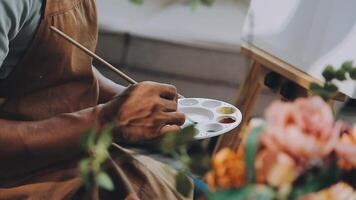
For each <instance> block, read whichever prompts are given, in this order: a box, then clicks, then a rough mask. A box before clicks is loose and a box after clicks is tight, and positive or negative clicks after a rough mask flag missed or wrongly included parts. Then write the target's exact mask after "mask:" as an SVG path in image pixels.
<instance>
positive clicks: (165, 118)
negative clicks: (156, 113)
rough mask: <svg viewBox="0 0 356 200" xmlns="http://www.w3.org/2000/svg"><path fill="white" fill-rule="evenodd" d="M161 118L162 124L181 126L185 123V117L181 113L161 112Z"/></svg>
mask: <svg viewBox="0 0 356 200" xmlns="http://www.w3.org/2000/svg"><path fill="white" fill-rule="evenodd" d="M161 117H162V118H161V122H163V123H164V124H169V125H178V126H181V125H183V124H184V122H185V115H184V114H183V113H181V112H162V113H161Z"/></svg>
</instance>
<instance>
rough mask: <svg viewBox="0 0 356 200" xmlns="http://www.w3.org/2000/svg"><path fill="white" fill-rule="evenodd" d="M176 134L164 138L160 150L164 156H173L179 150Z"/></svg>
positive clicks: (169, 134)
mask: <svg viewBox="0 0 356 200" xmlns="http://www.w3.org/2000/svg"><path fill="white" fill-rule="evenodd" d="M176 138H177V134H176V133H168V134H166V135H165V136H164V138H163V139H162V141H161V143H160V150H161V152H162V153H163V154H171V153H173V152H174V151H175V150H176V149H177V144H176Z"/></svg>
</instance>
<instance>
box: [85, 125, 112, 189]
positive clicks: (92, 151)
mask: <svg viewBox="0 0 356 200" xmlns="http://www.w3.org/2000/svg"><path fill="white" fill-rule="evenodd" d="M112 129H113V126H112V125H108V126H106V127H105V128H104V129H103V130H102V131H101V132H100V133H97V132H96V131H95V130H89V131H88V132H87V133H85V134H84V135H83V137H82V140H81V147H82V149H83V150H84V151H85V152H86V153H87V154H88V157H87V158H84V159H82V160H81V161H80V163H79V169H80V173H81V177H82V179H83V181H84V183H85V185H86V187H87V188H88V189H91V188H93V187H96V186H99V187H101V188H103V189H106V190H110V191H111V190H113V189H114V184H113V182H112V180H111V178H110V176H109V175H108V174H107V173H106V172H105V171H104V170H103V169H102V165H103V164H104V163H105V162H106V161H107V159H108V158H109V152H108V148H109V147H110V145H111V142H112V133H111V132H112Z"/></svg>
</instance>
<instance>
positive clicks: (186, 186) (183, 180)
mask: <svg viewBox="0 0 356 200" xmlns="http://www.w3.org/2000/svg"><path fill="white" fill-rule="evenodd" d="M176 189H177V191H178V192H179V193H181V194H182V195H183V196H185V197H189V195H190V194H191V192H192V190H193V186H192V183H191V182H190V180H189V179H188V177H187V176H186V175H185V174H184V173H183V172H181V171H180V172H178V174H177V176H176Z"/></svg>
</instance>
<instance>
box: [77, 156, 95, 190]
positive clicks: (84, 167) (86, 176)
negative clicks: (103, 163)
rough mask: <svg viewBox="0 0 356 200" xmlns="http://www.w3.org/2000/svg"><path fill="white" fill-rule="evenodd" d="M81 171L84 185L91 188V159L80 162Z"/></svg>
mask: <svg viewBox="0 0 356 200" xmlns="http://www.w3.org/2000/svg"><path fill="white" fill-rule="evenodd" d="M79 171H80V175H81V178H82V180H83V182H84V184H85V185H86V186H87V187H90V185H92V184H91V181H90V159H83V160H81V161H80V162H79Z"/></svg>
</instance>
